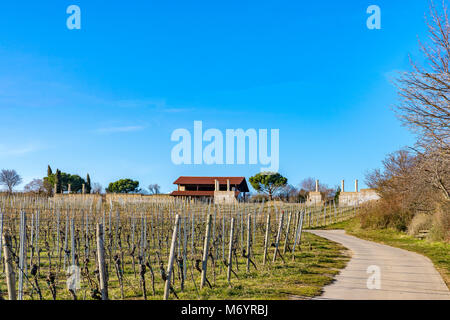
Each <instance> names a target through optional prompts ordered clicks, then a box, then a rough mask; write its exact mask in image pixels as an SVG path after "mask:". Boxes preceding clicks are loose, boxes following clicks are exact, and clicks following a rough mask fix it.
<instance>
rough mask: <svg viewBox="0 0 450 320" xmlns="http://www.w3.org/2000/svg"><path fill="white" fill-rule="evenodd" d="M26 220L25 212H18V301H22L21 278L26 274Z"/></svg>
mask: <svg viewBox="0 0 450 320" xmlns="http://www.w3.org/2000/svg"><path fill="white" fill-rule="evenodd" d="M26 226H27V220H26V214H25V211H21V212H20V231H19V232H20V244H19V290H18V299H19V300H22V299H23V276H24V275H25V273H26V265H27V262H26V258H27V249H26V248H27V247H26V241H27V240H26V239H27V227H26Z"/></svg>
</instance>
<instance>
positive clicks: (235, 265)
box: [0, 196, 357, 300]
mask: <svg viewBox="0 0 450 320" xmlns="http://www.w3.org/2000/svg"><path fill="white" fill-rule="evenodd" d="M356 210H357V208H356V207H339V206H336V205H335V204H333V203H331V204H327V205H325V206H313V207H306V206H305V205H302V204H283V203H260V204H249V203H236V204H234V205H214V204H211V203H201V202H190V201H171V202H166V203H153V202H150V201H118V202H112V201H111V202H109V203H105V202H102V201H96V200H95V201H94V200H92V199H89V198H86V199H79V200H73V199H71V200H70V201H69V200H67V201H65V200H64V198H59V199H53V198H49V199H47V198H39V197H35V198H34V197H24V196H9V197H1V198H0V242H1V243H0V247H1V248H2V250H0V252H1V253H0V271H1V273H0V299H6V298H8V299H18V300H23V299H34V300H36V299H41V300H43V299H54V300H56V299H83V300H85V299H98V300H100V299H179V298H181V299H183V298H186V297H191V298H192V297H193V296H194V297H197V298H201V297H202V292H204V291H205V290H215V288H216V287H217V286H218V283H223V282H226V283H227V285H228V286H233V285H235V284H238V283H239V281H240V280H241V279H243V278H245V277H248V276H251V275H252V274H254V273H256V274H257V273H258V272H259V271H260V270H268V269H269V270H273V271H274V272H275V271H276V267H277V266H280V265H283V263H285V262H286V261H287V259H292V260H294V259H296V253H297V252H298V251H299V248H300V243H301V241H302V232H303V230H304V229H306V228H311V227H316V226H322V225H327V224H330V223H335V222H338V221H342V220H345V219H348V218H349V217H351V216H354V215H355V214H356ZM313 249H314V248H312V250H313ZM187 293H189V295H186V294H187ZM224 298H226V297H224Z"/></svg>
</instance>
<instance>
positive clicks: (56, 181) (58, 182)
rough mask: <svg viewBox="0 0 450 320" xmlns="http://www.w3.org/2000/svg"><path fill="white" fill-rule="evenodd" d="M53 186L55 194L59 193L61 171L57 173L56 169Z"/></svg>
mask: <svg viewBox="0 0 450 320" xmlns="http://www.w3.org/2000/svg"><path fill="white" fill-rule="evenodd" d="M55 184H56V193H61V191H62V190H61V171H59V169H56V176H55Z"/></svg>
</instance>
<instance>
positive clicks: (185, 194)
mask: <svg viewBox="0 0 450 320" xmlns="http://www.w3.org/2000/svg"><path fill="white" fill-rule="evenodd" d="M239 193H240V192H239V191H235V194H236V196H238V194H239ZM170 195H171V196H183V197H213V196H214V191H173V192H172V193H171V194H170Z"/></svg>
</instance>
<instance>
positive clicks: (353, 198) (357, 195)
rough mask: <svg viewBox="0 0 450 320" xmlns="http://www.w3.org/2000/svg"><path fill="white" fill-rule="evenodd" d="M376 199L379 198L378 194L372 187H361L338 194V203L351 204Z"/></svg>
mask: <svg viewBox="0 0 450 320" xmlns="http://www.w3.org/2000/svg"><path fill="white" fill-rule="evenodd" d="M378 199H380V196H379V195H378V194H377V192H376V191H375V190H373V189H361V191H359V192H341V193H340V194H339V205H340V206H353V205H358V204H361V203H364V202H367V201H372V200H378Z"/></svg>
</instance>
